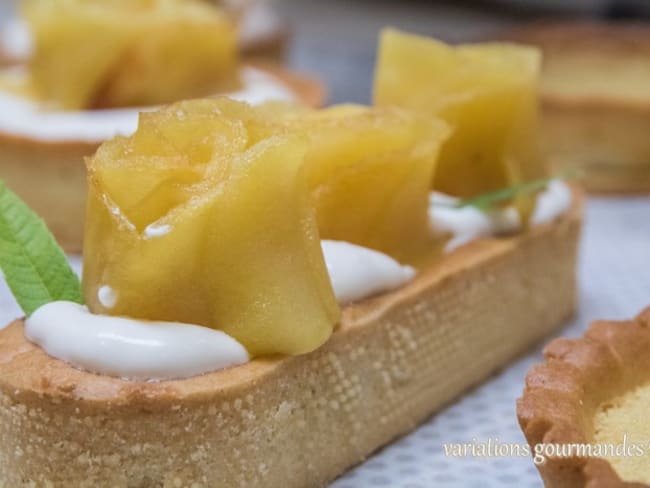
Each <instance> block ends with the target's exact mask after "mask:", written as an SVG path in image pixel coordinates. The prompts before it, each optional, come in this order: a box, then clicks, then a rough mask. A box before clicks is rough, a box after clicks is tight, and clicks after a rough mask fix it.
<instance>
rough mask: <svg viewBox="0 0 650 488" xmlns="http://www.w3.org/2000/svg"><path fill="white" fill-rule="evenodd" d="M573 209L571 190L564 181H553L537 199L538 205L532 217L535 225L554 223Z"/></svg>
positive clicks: (531, 219)
mask: <svg viewBox="0 0 650 488" xmlns="http://www.w3.org/2000/svg"><path fill="white" fill-rule="evenodd" d="M570 208H571V188H570V187H569V185H568V184H567V183H566V182H565V181H562V180H553V181H551V182H550V183H549V184H548V187H547V188H546V190H544V191H543V192H541V193H540V194H539V196H538V197H537V205H536V206H535V210H534V211H533V215H532V216H531V217H530V221H531V223H532V224H533V225H539V224H545V223H547V222H552V221H553V220H555V219H556V218H557V217H559V216H560V215H562V214H564V213H566V212H567V211H568V210H569V209H570Z"/></svg>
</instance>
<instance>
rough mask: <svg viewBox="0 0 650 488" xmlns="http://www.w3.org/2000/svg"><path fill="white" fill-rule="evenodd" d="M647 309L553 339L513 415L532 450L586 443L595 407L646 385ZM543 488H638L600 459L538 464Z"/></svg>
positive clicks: (649, 362)
mask: <svg viewBox="0 0 650 488" xmlns="http://www.w3.org/2000/svg"><path fill="white" fill-rule="evenodd" d="M649 353H650V307H649V308H647V309H645V310H644V311H643V312H642V313H641V314H640V315H639V316H637V317H636V318H635V319H634V320H630V321H622V322H615V321H598V322H594V323H593V324H592V325H591V326H590V327H589V329H588V330H587V332H586V333H585V335H584V336H583V337H582V338H579V339H566V338H559V339H555V340H554V341H553V342H551V343H550V344H549V345H548V346H547V347H546V348H545V349H544V362H543V363H541V364H538V365H536V366H534V367H533V368H531V370H530V371H529V373H528V375H527V377H526V387H525V389H524V393H523V396H522V397H521V398H520V399H519V400H518V401H517V417H518V419H519V425H520V426H521V429H522V430H523V432H524V434H525V436H526V439H527V441H528V444H529V445H530V446H531V448H534V446H536V445H538V444H588V443H590V442H591V440H592V436H593V418H594V415H595V414H596V412H597V409H598V408H599V406H600V405H602V404H603V403H605V402H608V401H611V400H613V399H614V398H617V397H619V396H620V395H623V394H625V393H626V392H629V391H632V390H633V389H634V388H636V387H639V386H642V385H645V384H648V382H650V354H649ZM537 468H538V470H539V472H540V474H541V476H542V478H543V479H544V483H545V486H546V488H583V487H588V488H633V487H636V488H640V487H646V488H647V487H648V485H645V484H641V483H631V482H625V481H623V480H621V478H620V477H619V476H618V474H617V473H616V472H615V471H614V469H613V467H612V465H611V464H610V463H609V462H608V461H606V460H605V459H600V458H585V457H579V456H575V457H569V458H561V457H555V458H550V459H548V460H547V461H546V462H545V463H543V464H541V465H538V466H537Z"/></svg>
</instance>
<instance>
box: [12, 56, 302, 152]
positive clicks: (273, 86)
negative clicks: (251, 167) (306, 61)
mask: <svg viewBox="0 0 650 488" xmlns="http://www.w3.org/2000/svg"><path fill="white" fill-rule="evenodd" d="M241 77H242V82H243V88H242V89H241V90H239V91H237V92H232V93H224V94H223V96H228V97H230V98H234V99H235V100H239V101H244V102H248V103H250V104H253V105H255V104H260V103H263V102H267V101H292V100H295V96H294V94H293V93H292V92H291V90H289V88H288V87H286V86H285V85H284V84H283V83H282V82H281V81H280V80H278V79H277V78H275V77H273V76H271V75H269V74H267V73H265V72H263V71H261V70H257V69H253V68H244V69H242V73H241ZM156 108H157V107H138V108H125V109H106V110H80V111H50V110H47V109H46V108H44V107H43V106H41V104H39V103H38V102H36V101H33V100H30V99H28V98H24V97H21V96H19V95H15V94H12V93H9V92H6V91H0V132H3V133H5V134H12V135H15V136H20V137H26V138H29V139H36V140H40V141H51V142H65V141H84V142H101V141H104V140H106V139H110V138H111V137H114V136H118V135H124V136H127V135H131V134H133V132H135V130H136V129H137V127H138V114H139V113H140V112H145V111H150V110H156Z"/></svg>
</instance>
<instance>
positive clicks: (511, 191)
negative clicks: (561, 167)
mask: <svg viewBox="0 0 650 488" xmlns="http://www.w3.org/2000/svg"><path fill="white" fill-rule="evenodd" d="M554 179H555V178H545V179H543V180H535V181H527V182H525V183H520V184H518V185H513V186H509V187H508V188H502V189H500V190H496V191H493V192H489V193H483V194H482V195H478V196H476V197H472V198H468V199H466V200H461V201H460V202H458V203H457V204H456V205H455V206H456V207H458V208H462V207H476V208H478V209H479V210H483V211H486V210H490V209H491V208H493V207H494V206H495V205H497V204H499V203H502V202H508V201H510V200H512V199H513V198H515V197H517V196H520V195H526V194H529V193H536V192H538V191H540V190H543V189H545V188H546V187H547V186H548V184H549V183H550V182H551V181H553V180H554Z"/></svg>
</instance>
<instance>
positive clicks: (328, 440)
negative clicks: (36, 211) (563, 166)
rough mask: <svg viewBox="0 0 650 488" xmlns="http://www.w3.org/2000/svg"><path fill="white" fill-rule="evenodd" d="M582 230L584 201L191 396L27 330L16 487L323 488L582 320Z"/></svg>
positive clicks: (8, 471) (14, 430)
mask: <svg viewBox="0 0 650 488" xmlns="http://www.w3.org/2000/svg"><path fill="white" fill-rule="evenodd" d="M581 214H582V195H581V193H580V192H579V191H577V190H576V191H575V193H574V204H573V207H572V209H571V211H570V212H569V213H568V214H566V215H564V216H562V217H561V218H559V219H558V220H556V221H554V222H552V223H550V224H545V225H540V226H537V227H534V228H532V229H531V230H530V231H528V232H526V233H525V234H522V235H518V236H513V237H510V238H503V239H481V240H478V241H474V242H472V243H470V244H468V245H466V246H463V247H461V248H460V249H458V250H456V251H455V252H453V253H452V254H450V255H448V256H446V257H445V258H444V259H443V260H441V261H440V262H439V263H437V264H435V265H433V266H431V267H430V268H428V269H426V270H424V271H423V272H422V273H421V274H420V275H419V276H418V277H417V278H416V279H415V280H414V281H413V282H411V283H409V284H408V285H406V286H404V287H403V288H401V289H398V290H396V291H394V292H391V293H387V294H384V295H381V296H379V297H375V298H371V299H368V300H365V301H363V302H361V303H359V304H356V305H352V306H348V307H346V308H345V309H344V311H343V319H342V324H341V326H340V328H339V329H338V330H337V331H336V332H335V333H334V335H333V336H332V338H331V339H330V340H329V341H328V342H327V343H326V344H325V345H324V346H322V347H321V348H319V349H318V350H316V351H315V352H313V353H310V354H307V355H304V356H294V357H288V358H277V359H274V358H263V359H255V360H253V361H251V362H250V363H248V364H246V365H243V366H238V367H235V368H231V369H226V370H222V371H218V372H215V373H211V374H206V375H203V376H198V377H194V378H190V379H186V380H181V381H168V382H162V383H136V382H129V381H123V380H119V379H115V378H110V377H104V376H97V375H93V374H89V373H85V372H82V371H79V370H76V369H73V368H71V367H70V366H68V365H67V364H66V363H63V362H61V361H58V360H56V359H53V358H51V357H49V356H47V355H46V354H45V353H44V352H43V351H42V350H41V349H39V348H37V347H35V346H33V345H31V344H30V343H28V342H26V340H25V339H24V336H23V328H22V323H21V322H20V321H17V322H15V323H13V324H12V325H10V326H9V327H8V328H7V329H5V330H3V331H0V439H1V440H2V442H0V486H2V485H3V483H4V486H11V487H18V486H26V484H27V483H28V482H30V481H31V482H34V483H35V484H36V486H51V487H54V488H56V487H62V486H76V487H81V488H83V487H91V486H92V487H96V486H137V487H154V486H155V487H158V486H163V487H174V486H194V487H197V488H198V487H210V488H211V487H215V486H246V487H263V488H274V487H277V488H303V487H304V488H307V487H314V486H323V485H324V484H325V483H327V482H328V481H330V480H332V479H334V478H335V477H336V476H338V475H340V474H341V473H342V472H343V471H344V470H345V469H347V468H349V467H350V466H352V465H354V464H356V463H359V462H361V461H363V460H364V459H365V458H366V457H367V456H368V455H369V454H371V453H372V452H373V451H375V450H376V449H377V448H379V447H380V446H382V445H384V444H386V443H388V442H390V441H391V440H392V439H394V438H395V437H397V436H399V435H402V434H404V433H406V432H408V431H410V430H412V429H413V428H414V427H415V426H417V425H418V424H419V423H420V422H422V421H423V420H424V419H426V418H427V417H428V416H429V415H431V414H432V413H433V412H435V411H436V410H438V409H439V408H441V407H442V406H443V405H445V404H446V403H448V402H449V401H451V400H452V399H453V398H455V397H456V396H457V395H458V394H460V393H461V392H463V391H464V390H466V389H467V388H469V387H470V386H472V385H474V384H476V383H478V382H479V381H481V380H483V379H485V378H486V377H488V376H489V375H490V374H492V372H494V371H495V370H496V369H497V368H499V367H501V366H502V365H503V364H505V363H506V362H507V361H509V360H510V359H512V358H514V357H515V356H517V355H518V354H520V353H521V352H522V351H523V350H525V349H526V348H527V347H528V346H530V345H531V344H532V343H534V342H535V341H538V340H539V339H541V338H542V337H544V336H546V335H547V334H549V333H550V332H551V331H552V330H554V329H555V328H556V327H558V326H559V325H560V324H562V323H563V322H564V321H565V320H566V319H568V318H569V317H570V316H571V315H572V314H573V313H574V309H575V304H576V294H575V291H576V282H575V265H576V251H577V242H578V237H579V231H580V223H581ZM48 483H49V484H48Z"/></svg>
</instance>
